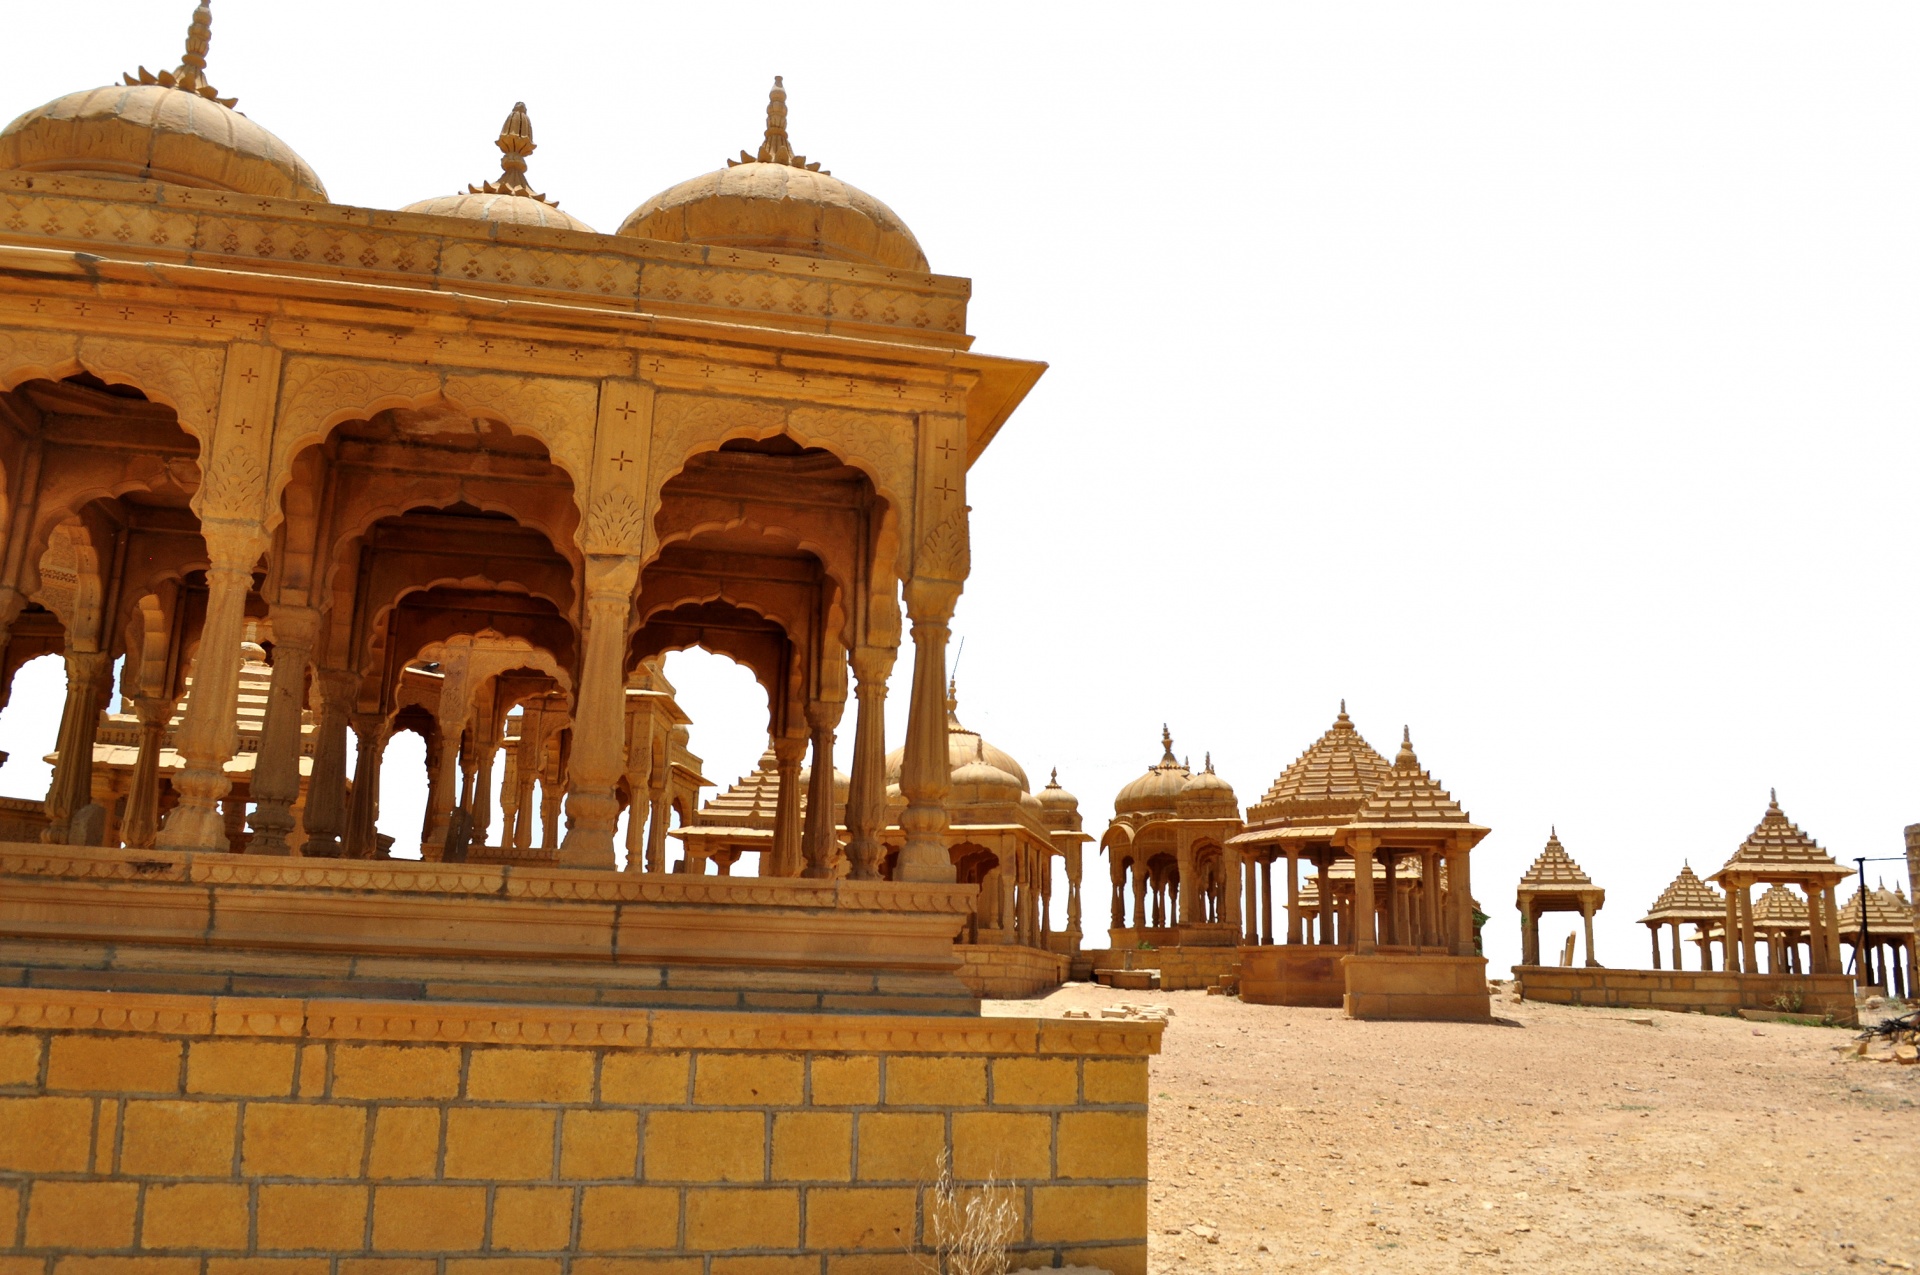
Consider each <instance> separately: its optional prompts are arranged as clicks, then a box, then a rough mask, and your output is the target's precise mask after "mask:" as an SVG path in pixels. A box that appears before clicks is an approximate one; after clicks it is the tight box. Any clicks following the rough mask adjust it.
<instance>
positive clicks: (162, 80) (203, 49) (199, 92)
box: [120, 0, 239, 108]
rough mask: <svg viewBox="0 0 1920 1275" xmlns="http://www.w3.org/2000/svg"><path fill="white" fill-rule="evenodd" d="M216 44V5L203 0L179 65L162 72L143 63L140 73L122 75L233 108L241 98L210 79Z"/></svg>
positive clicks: (130, 80)
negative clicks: (209, 56) (226, 92)
mask: <svg viewBox="0 0 1920 1275" xmlns="http://www.w3.org/2000/svg"><path fill="white" fill-rule="evenodd" d="M212 47H213V5H212V3H211V2H210V0H200V4H199V6H198V7H197V8H195V9H194V11H193V17H192V19H191V20H190V21H189V22H188V23H187V50H186V53H185V54H184V55H182V57H181V59H180V65H179V66H177V67H175V68H174V69H173V70H171V71H162V72H160V74H158V75H155V74H154V73H153V72H152V71H149V70H147V68H146V67H144V66H143V67H141V68H140V70H139V73H138V74H137V75H135V74H128V75H122V76H121V77H120V78H121V80H122V81H123V82H125V83H127V84H158V85H160V86H161V87H162V88H169V89H179V90H180V91H181V92H183V93H192V94H194V95H195V96H198V97H204V98H206V99H207V100H208V101H211V102H218V103H220V105H222V106H225V107H229V108H230V107H232V106H233V105H234V103H236V102H237V101H239V99H238V98H232V97H221V96H220V94H219V93H218V92H217V91H216V90H215V89H214V87H213V85H211V84H209V83H207V50H209V49H211V48H212Z"/></svg>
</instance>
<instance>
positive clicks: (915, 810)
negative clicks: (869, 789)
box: [893, 580, 960, 881]
mask: <svg viewBox="0 0 1920 1275" xmlns="http://www.w3.org/2000/svg"><path fill="white" fill-rule="evenodd" d="M959 597H960V586H959V585H957V584H953V585H944V584H938V583H936V582H932V581H921V580H916V581H913V582H911V583H910V584H909V585H908V587H907V613H908V615H909V616H910V617H911V618H912V620H913V697H912V698H911V699H910V700H909V701H908V702H907V744H906V749H905V752H904V755H903V757H902V760H901V767H900V791H901V793H902V795H904V796H905V797H906V799H907V808H906V809H905V810H903V811H901V813H900V831H901V833H902V834H903V835H904V836H905V839H906V844H904V845H903V846H901V847H900V858H899V860H898V862H897V864H896V866H895V868H894V874H893V875H894V879H895V880H899V881H952V880H954V868H953V859H952V857H951V856H950V855H948V853H947V846H946V841H945V839H944V837H943V835H942V834H944V833H945V832H946V830H947V793H948V792H949V791H950V790H951V788H952V780H953V774H952V771H951V770H950V769H949V768H948V764H947V696H946V680H947V636H948V633H947V621H948V620H949V619H950V618H951V617H952V615H953V605H954V603H955V602H957V601H958V600H959Z"/></svg>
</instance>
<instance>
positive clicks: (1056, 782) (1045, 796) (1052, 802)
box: [1035, 768, 1080, 811]
mask: <svg viewBox="0 0 1920 1275" xmlns="http://www.w3.org/2000/svg"><path fill="white" fill-rule="evenodd" d="M1035 795H1036V796H1038V797H1039V799H1040V804H1041V805H1042V806H1044V807H1045V808H1047V809H1048V810H1076V811H1077V810H1079V809H1080V799H1079V798H1078V797H1076V796H1074V795H1073V794H1072V793H1070V792H1068V791H1067V790H1066V789H1065V788H1062V787H1061V786H1060V771H1059V770H1058V769H1057V768H1056V769H1055V770H1054V772H1053V777H1052V778H1051V779H1049V780H1048V781H1047V786H1046V787H1045V788H1042V789H1041V790H1040V791H1039V792H1038V793H1037V794H1035Z"/></svg>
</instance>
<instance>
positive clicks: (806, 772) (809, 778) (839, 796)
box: [767, 748, 853, 805]
mask: <svg viewBox="0 0 1920 1275" xmlns="http://www.w3.org/2000/svg"><path fill="white" fill-rule="evenodd" d="M772 755H773V750H772V749H771V748H769V749H768V750H767V756H769V757H771V756H772ZM799 782H800V800H802V801H805V800H806V799H807V790H808V789H810V788H811V787H812V786H813V767H811V766H802V767H801V768H800V781H799ZM852 786H853V780H852V779H851V778H849V777H848V775H847V772H846V771H844V770H842V769H840V768H839V767H838V766H835V767H834V768H833V801H834V804H835V805H845V804H846V800H847V789H848V788H850V787H852Z"/></svg>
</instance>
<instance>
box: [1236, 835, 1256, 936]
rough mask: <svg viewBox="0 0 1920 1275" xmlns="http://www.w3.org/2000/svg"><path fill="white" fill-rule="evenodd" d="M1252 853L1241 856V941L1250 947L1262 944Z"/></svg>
mask: <svg viewBox="0 0 1920 1275" xmlns="http://www.w3.org/2000/svg"><path fill="white" fill-rule="evenodd" d="M1256 870H1257V869H1256V868H1255V866H1254V856H1253V853H1252V852H1249V853H1246V854H1243V855H1241V856H1240V941H1241V942H1242V943H1244V944H1247V945H1249V946H1252V945H1255V944H1258V943H1259V942H1260V911H1259V907H1260V901H1259V897H1258V896H1259V893H1260V887H1259V884H1258V883H1257V882H1256V881H1255V879H1254V873H1255V871H1256Z"/></svg>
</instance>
